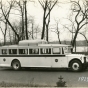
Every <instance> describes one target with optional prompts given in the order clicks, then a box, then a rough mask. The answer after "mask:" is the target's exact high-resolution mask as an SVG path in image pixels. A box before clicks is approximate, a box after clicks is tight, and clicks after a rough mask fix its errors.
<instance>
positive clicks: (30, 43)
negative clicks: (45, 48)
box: [19, 39, 47, 46]
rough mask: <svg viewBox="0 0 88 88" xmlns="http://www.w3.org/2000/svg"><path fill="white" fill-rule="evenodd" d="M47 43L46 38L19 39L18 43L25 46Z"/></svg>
mask: <svg viewBox="0 0 88 88" xmlns="http://www.w3.org/2000/svg"><path fill="white" fill-rule="evenodd" d="M45 43H47V41H46V40H38V39H36V40H22V41H19V45H27V46H30V45H32V44H33V45H38V44H45Z"/></svg>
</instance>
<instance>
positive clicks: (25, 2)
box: [24, 1, 28, 40]
mask: <svg viewBox="0 0 88 88" xmlns="http://www.w3.org/2000/svg"><path fill="white" fill-rule="evenodd" d="M26 4H27V1H24V5H25V30H26V39H27V40H28V29H27V7H26Z"/></svg>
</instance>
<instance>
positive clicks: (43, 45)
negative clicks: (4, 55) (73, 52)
mask: <svg viewBox="0 0 88 88" xmlns="http://www.w3.org/2000/svg"><path fill="white" fill-rule="evenodd" d="M28 47H29V48H31V47H32V48H33V47H34V48H38V47H71V45H65V44H38V46H34V45H31V46H23V45H22V46H20V45H9V46H1V47H0V48H2V49H6V48H10V49H16V48H28Z"/></svg>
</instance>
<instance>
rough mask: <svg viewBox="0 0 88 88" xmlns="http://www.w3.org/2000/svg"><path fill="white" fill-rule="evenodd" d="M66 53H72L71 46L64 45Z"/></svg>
mask: <svg viewBox="0 0 88 88" xmlns="http://www.w3.org/2000/svg"><path fill="white" fill-rule="evenodd" d="M63 50H64V54H69V53H71V47H63Z"/></svg>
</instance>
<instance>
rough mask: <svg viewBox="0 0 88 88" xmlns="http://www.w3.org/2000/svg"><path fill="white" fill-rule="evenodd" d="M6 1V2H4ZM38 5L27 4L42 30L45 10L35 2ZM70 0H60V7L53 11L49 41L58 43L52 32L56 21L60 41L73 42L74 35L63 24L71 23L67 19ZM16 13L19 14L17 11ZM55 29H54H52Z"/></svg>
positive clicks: (0, 37) (57, 6) (55, 35)
mask: <svg viewBox="0 0 88 88" xmlns="http://www.w3.org/2000/svg"><path fill="white" fill-rule="evenodd" d="M4 1H5V0H4ZM34 1H36V3H33V2H28V3H27V9H28V11H27V12H28V15H30V16H33V17H34V20H35V23H36V24H38V25H40V27H41V29H42V19H43V9H42V7H41V5H40V4H39V3H38V0H34ZM68 1H69V0H59V3H58V5H56V6H55V7H54V8H53V10H52V11H51V20H50V26H51V28H50V29H49V30H50V31H49V41H57V40H58V38H57V34H56V33H54V32H51V30H55V27H54V26H55V25H56V22H55V20H56V21H58V22H59V25H58V27H59V30H60V39H61V40H71V39H72V34H71V33H70V32H69V31H68V30H65V29H64V28H63V27H62V25H61V24H67V23H69V22H68V21H67V19H66V18H68V16H69V14H70V11H71V9H70V7H71V4H69V3H68ZM15 13H18V12H17V11H15ZM14 19H17V17H14V16H13V15H12V20H14ZM52 26H53V27H52ZM52 28H53V29H52ZM0 35H1V36H0V39H3V36H2V34H1V32H0ZM83 39H84V38H83V37H82V36H81V35H79V36H78V40H83Z"/></svg>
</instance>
